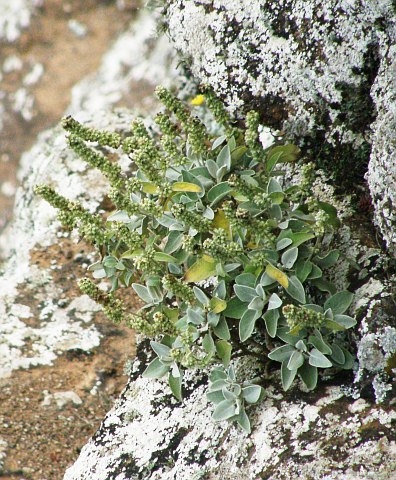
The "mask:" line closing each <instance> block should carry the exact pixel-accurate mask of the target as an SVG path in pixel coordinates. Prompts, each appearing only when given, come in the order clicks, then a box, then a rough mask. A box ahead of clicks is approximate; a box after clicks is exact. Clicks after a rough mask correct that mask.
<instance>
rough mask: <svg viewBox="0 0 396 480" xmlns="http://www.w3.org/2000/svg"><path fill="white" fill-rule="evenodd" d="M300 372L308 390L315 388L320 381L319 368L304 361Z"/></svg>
mask: <svg viewBox="0 0 396 480" xmlns="http://www.w3.org/2000/svg"><path fill="white" fill-rule="evenodd" d="M298 374H299V375H300V377H301V380H302V381H303V382H304V383H305V385H306V387H307V388H308V390H313V389H314V388H315V387H316V384H317V383H318V369H317V368H316V367H314V366H312V365H309V364H308V363H304V365H303V366H302V367H300V368H299V369H298Z"/></svg>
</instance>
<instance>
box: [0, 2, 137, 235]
mask: <svg viewBox="0 0 396 480" xmlns="http://www.w3.org/2000/svg"><path fill="white" fill-rule="evenodd" d="M124 4H125V8H124V10H119V9H118V8H117V5H116V2H115V1H114V0H84V1H81V0H45V2H44V4H43V6H42V7H41V8H39V9H38V11H37V13H36V15H34V16H33V18H32V21H31V25H30V26H29V27H28V29H27V30H26V31H24V32H23V33H22V35H21V37H20V38H19V39H18V41H16V42H15V43H5V42H3V43H2V42H0V68H1V66H2V65H3V66H4V62H5V61H6V60H7V59H10V57H13V56H16V57H17V58H18V59H19V60H20V61H21V62H20V65H19V68H16V69H14V70H12V71H9V72H7V71H6V72H4V70H3V72H2V75H3V78H2V79H0V92H4V93H5V99H4V100H3V106H4V108H5V113H4V115H3V117H4V128H3V130H2V131H0V232H1V230H2V228H4V226H5V224H6V223H7V222H8V221H9V220H10V218H11V215H12V206H13V201H14V191H15V187H16V169H17V166H18V162H19V158H20V156H21V154H22V153H23V152H24V151H26V150H27V149H28V148H29V147H30V146H31V145H32V144H33V143H34V141H35V138H36V136H37V134H38V133H39V132H41V131H42V130H44V129H46V128H49V127H51V126H52V125H53V124H54V123H56V122H58V121H59V119H60V118H61V116H62V114H63V112H64V111H65V109H66V108H67V106H68V104H69V101H70V92H71V87H72V86H73V85H74V84H75V83H76V82H78V81H79V80H81V79H82V78H84V77H85V76H86V75H88V74H90V73H93V72H95V70H96V69H97V68H98V66H99V64H100V60H101V57H102V55H103V54H104V53H105V52H106V51H107V50H108V48H109V45H110V44H111V42H112V41H113V40H115V38H116V37H117V36H118V34H119V33H121V32H122V31H123V30H125V28H126V26H127V25H128V24H129V23H130V22H131V20H132V19H133V18H134V13H135V11H136V7H137V4H138V0H125V1H124ZM0 15H1V12H0ZM70 20H73V21H77V22H79V23H80V24H81V25H83V26H85V27H86V31H87V33H86V35H85V36H83V37H78V36H77V35H76V34H75V33H73V32H72V30H71V29H70V27H69V21H70ZM37 64H39V65H42V66H43V73H42V76H41V77H40V78H39V79H38V80H37V82H36V83H33V84H32V85H28V86H26V84H25V85H24V83H23V80H24V79H25V80H26V75H27V74H28V73H29V72H31V71H32V69H33V67H34V66H35V65H37ZM21 88H24V89H25V90H27V92H28V94H29V95H30V96H32V98H34V104H33V107H32V109H31V110H32V111H31V115H32V118H31V119H30V120H29V119H26V118H23V115H21V113H20V111H15V105H13V104H12V103H13V102H12V98H13V94H15V93H16V92H20V91H21ZM17 110H20V109H17Z"/></svg>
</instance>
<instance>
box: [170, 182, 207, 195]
mask: <svg viewBox="0 0 396 480" xmlns="http://www.w3.org/2000/svg"><path fill="white" fill-rule="evenodd" d="M172 190H173V191H174V192H190V193H201V192H202V191H203V190H202V187H200V186H199V185H197V184H196V183H190V182H175V183H173V184H172Z"/></svg>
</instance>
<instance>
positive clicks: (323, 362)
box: [309, 348, 333, 368]
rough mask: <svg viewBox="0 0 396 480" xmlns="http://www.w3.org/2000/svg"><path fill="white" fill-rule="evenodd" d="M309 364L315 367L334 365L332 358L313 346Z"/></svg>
mask: <svg viewBox="0 0 396 480" xmlns="http://www.w3.org/2000/svg"><path fill="white" fill-rule="evenodd" d="M309 364H310V365H312V366H313V367H319V368H329V367H332V366H333V364H332V363H331V362H330V360H329V359H328V358H327V357H325V356H324V355H323V353H321V352H319V350H317V349H316V348H313V349H312V350H311V351H310V352H309Z"/></svg>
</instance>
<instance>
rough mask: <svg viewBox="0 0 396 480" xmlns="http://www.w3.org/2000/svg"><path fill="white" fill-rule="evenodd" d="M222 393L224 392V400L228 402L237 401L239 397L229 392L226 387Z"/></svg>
mask: <svg viewBox="0 0 396 480" xmlns="http://www.w3.org/2000/svg"><path fill="white" fill-rule="evenodd" d="M221 392H222V394H223V396H224V398H225V399H226V400H231V401H235V400H236V398H237V396H236V395H235V393H234V392H231V391H230V390H228V389H227V388H226V387H224V388H223V389H222V391H221Z"/></svg>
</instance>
